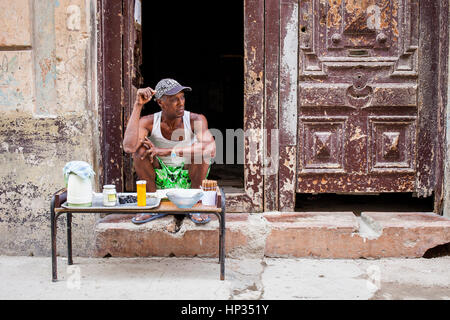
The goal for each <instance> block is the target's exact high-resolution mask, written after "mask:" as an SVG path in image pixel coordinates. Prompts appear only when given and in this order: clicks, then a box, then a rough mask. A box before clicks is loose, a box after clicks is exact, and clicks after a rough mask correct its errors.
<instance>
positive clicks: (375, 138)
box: [296, 0, 419, 192]
mask: <svg viewBox="0 0 450 320" xmlns="http://www.w3.org/2000/svg"><path fill="white" fill-rule="evenodd" d="M399 5H402V6H404V7H403V8H402V10H399V9H398V8H399ZM415 5H416V4H415V3H414V2H404V1H387V0H364V1H355V0H344V1H343V2H340V1H328V3H327V5H326V6H324V5H323V2H322V1H319V0H316V1H311V2H309V1H300V6H301V8H302V11H303V14H302V15H301V16H300V19H301V21H300V25H304V24H305V25H306V21H307V22H308V23H311V21H314V22H313V23H312V25H314V26H316V27H315V28H316V29H315V30H311V33H312V34H311V35H309V37H310V39H312V47H306V46H300V52H299V59H300V66H301V67H300V68H299V79H300V82H299V106H298V127H299V130H298V141H299V144H298V159H297V168H298V169H297V171H298V174H297V187H296V188H297V191H298V192H344V191H349V192H352V191H353V192H364V190H366V192H376V191H377V190H380V192H383V191H384V192H386V191H387V190H389V192H392V191H395V188H397V191H398V192H406V191H405V190H413V189H414V187H415V176H414V174H412V173H414V172H416V171H415V170H416V163H415V160H414V159H415V157H416V153H415V152H416V150H417V149H416V145H417V143H416V140H415V137H416V134H417V130H418V127H417V126H416V121H417V119H418V117H417V116H418V95H417V93H418V85H417V84H418V82H417V69H416V65H415V62H414V61H415V60H416V59H417V50H416V49H415V48H414V47H406V48H403V47H402V46H403V43H417V41H416V38H415V37H417V32H416V31H415V30H414V28H411V27H408V26H404V25H401V24H400V22H402V21H409V22H408V23H409V24H410V25H411V26H415V25H417V24H418V21H419V20H418V18H419V17H418V15H417V12H418V11H417V10H416V9H415ZM324 14H325V15H326V16H327V24H326V25H324V24H321V23H320V20H321V19H322V16H323V15H324ZM397 26H400V27H401V28H400V29H398V28H397ZM304 36H305V35H302V33H300V38H301V37H304ZM401 38H402V41H400V40H399V39H401ZM380 49H383V50H380ZM398 51H400V55H398ZM406 75H408V76H409V77H408V78H406V77H402V76H406ZM387 174H389V176H388V175H387ZM331 177H335V178H334V179H331ZM347 178H349V179H347Z"/></svg>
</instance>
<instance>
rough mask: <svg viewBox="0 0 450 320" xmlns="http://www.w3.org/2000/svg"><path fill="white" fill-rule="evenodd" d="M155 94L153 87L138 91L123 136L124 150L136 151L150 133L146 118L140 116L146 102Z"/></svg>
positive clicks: (127, 151) (128, 151)
mask: <svg viewBox="0 0 450 320" xmlns="http://www.w3.org/2000/svg"><path fill="white" fill-rule="evenodd" d="M154 94H155V91H154V90H153V89H152V88H145V89H139V90H138V91H137V94H136V101H135V103H134V106H133V111H132V112H131V116H130V119H129V120H128V124H127V128H126V130H125V134H124V138H123V150H124V151H125V152H126V153H134V152H136V151H137V149H138V148H139V147H140V146H141V144H142V142H141V140H142V139H143V138H144V136H146V135H147V134H148V130H147V129H146V128H145V120H142V119H141V120H140V119H139V118H140V115H141V111H142V108H143V107H144V104H146V103H147V102H149V101H150V100H151V98H152V97H153V95H154Z"/></svg>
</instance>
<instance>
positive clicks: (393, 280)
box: [0, 256, 450, 300]
mask: <svg viewBox="0 0 450 320" xmlns="http://www.w3.org/2000/svg"><path fill="white" fill-rule="evenodd" d="M58 277H59V281H58V282H55V283H54V282H52V281H51V258H50V257H15V256H0V283H1V284H2V285H1V286H0V299H3V300H5V299H33V300H34V299H64V300H65V299H160V300H179V299H188V300H216V299H224V300H246V299H251V300H259V299H274V300H278V299H286V300H294V299H295V300H301V299H314V300H315V299H344V300H347V299H356V300H367V299H447V300H448V299H450V257H449V256H445V257H440V258H432V259H424V258H418V259H396V258H386V259H376V260H366V259H356V260H351V259H345V260H344V259H336V260H331V259H300V258H298V259H287V258H263V259H242V260H241V259H226V276H225V281H220V280H219V264H218V263H217V259H211V258H178V257H177V258H79V257H74V265H73V266H67V259H65V258H60V257H58Z"/></svg>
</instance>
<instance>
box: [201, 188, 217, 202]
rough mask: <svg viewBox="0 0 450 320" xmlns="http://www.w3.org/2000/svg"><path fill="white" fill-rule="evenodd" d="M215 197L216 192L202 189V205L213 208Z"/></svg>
mask: <svg viewBox="0 0 450 320" xmlns="http://www.w3.org/2000/svg"><path fill="white" fill-rule="evenodd" d="M202 189H203V188H202ZM216 196H217V191H206V190H204V189H203V197H202V204H203V205H204V206H215V205H216Z"/></svg>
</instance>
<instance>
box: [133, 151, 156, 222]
mask: <svg viewBox="0 0 450 320" xmlns="http://www.w3.org/2000/svg"><path fill="white" fill-rule="evenodd" d="M146 150H147V149H146V148H144V147H141V148H139V149H138V151H136V152H135V153H134V154H133V163H134V169H135V170H136V173H137V175H138V177H139V179H140V180H145V181H147V192H156V183H155V177H156V173H155V168H159V163H158V159H156V158H154V159H153V163H151V162H150V160H149V159H148V157H147V158H144V160H141V156H142V155H143V154H144V152H145V151H146ZM150 216H151V215H150V214H137V215H136V216H135V220H137V221H141V220H145V219H148V218H149V217H150Z"/></svg>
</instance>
